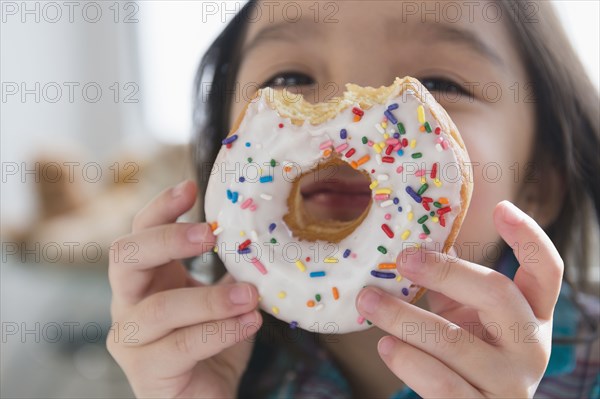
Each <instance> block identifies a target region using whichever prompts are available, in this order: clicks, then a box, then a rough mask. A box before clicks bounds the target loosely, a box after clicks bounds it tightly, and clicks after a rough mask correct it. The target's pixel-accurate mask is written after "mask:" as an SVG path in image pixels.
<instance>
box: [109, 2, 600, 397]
mask: <svg viewBox="0 0 600 399" xmlns="http://www.w3.org/2000/svg"><path fill="white" fill-rule="evenodd" d="M290 4H293V6H290ZM404 75H410V76H414V77H416V78H418V79H419V80H421V82H422V83H423V84H424V85H425V86H426V87H427V88H428V89H429V90H430V91H431V92H432V93H433V94H434V95H435V96H436V99H437V100H438V101H439V102H440V103H441V105H442V106H443V107H444V108H445V109H446V110H447V111H448V113H449V114H450V116H451V117H452V118H453V120H454V122H455V123H456V125H457V126H458V127H459V129H460V132H461V135H462V137H463V139H464V141H465V143H466V145H467V148H468V150H469V154H470V157H471V160H472V161H473V162H474V176H473V178H474V180H475V181H474V185H475V190H474V193H473V199H472V203H471V207H470V209H469V212H468V214H467V218H466V220H465V222H464V224H463V227H462V230H461V232H460V235H459V237H458V242H457V243H456V251H455V252H456V255H458V257H454V256H452V255H442V254H436V253H425V252H417V253H410V254H407V253H403V254H401V255H400V256H399V257H398V270H399V272H400V273H401V274H402V275H404V276H406V277H407V278H409V279H410V280H412V281H414V282H416V283H417V284H419V285H422V286H424V287H427V288H428V289H429V291H428V294H427V304H426V309H427V310H426V309H423V308H420V307H417V306H413V305H409V304H406V303H403V302H399V301H398V300H396V299H394V298H393V297H391V296H390V295H387V294H386V293H384V292H382V291H380V290H377V289H374V288H370V287H366V288H365V289H363V291H361V293H360V294H359V296H358V298H357V302H356V306H357V309H358V311H359V312H360V313H361V314H362V315H363V316H365V318H367V319H368V320H370V321H371V322H372V323H373V324H374V325H375V327H374V328H372V329H370V330H367V331H363V332H357V333H352V334H344V335H335V336H317V337H315V336H314V335H313V334H311V333H309V332H304V331H303V332H302V333H301V334H296V335H294V337H295V338H294V339H293V340H291V341H290V340H289V339H288V340H286V339H285V337H286V334H285V330H284V329H286V328H288V327H287V326H285V325H283V323H281V322H278V321H276V320H273V319H272V318H271V317H269V316H268V315H266V314H261V313H260V312H258V311H257V310H256V309H257V304H258V293H257V291H256V289H255V288H254V287H252V286H250V285H248V284H244V283H236V282H235V281H233V279H232V278H231V277H230V276H228V275H225V276H224V277H223V278H221V279H220V280H219V281H218V282H217V283H216V284H213V285H206V286H205V285H202V284H200V283H198V282H197V281H196V280H194V279H193V278H192V277H191V276H190V275H189V273H188V272H187V269H186V268H185V267H184V265H183V264H182V263H181V262H180V261H179V260H178V259H184V258H190V257H194V256H198V255H200V254H202V253H204V252H209V251H210V250H211V248H212V247H213V245H214V242H215V239H214V237H213V235H212V233H211V230H210V228H209V226H208V225H207V224H206V223H190V224H184V223H175V221H176V219H177V218H178V216H180V215H181V214H183V213H184V212H186V211H187V210H189V209H190V208H191V207H192V205H193V204H194V202H195V200H196V197H197V188H196V185H195V184H194V183H192V182H183V183H181V184H180V185H178V186H177V187H175V188H172V189H168V190H166V191H164V192H163V193H162V194H160V195H159V196H158V197H157V198H156V199H154V200H153V201H152V202H150V204H149V205H148V206H147V207H146V208H145V209H143V210H142V211H140V212H139V213H138V215H137V216H136V217H135V219H134V221H133V231H132V233H131V235H128V236H126V237H123V238H120V239H119V240H117V241H115V243H114V249H115V252H114V253H122V251H123V250H124V249H125V248H126V247H127V246H128V245H129V246H131V245H132V243H133V244H134V245H135V248H137V249H138V252H137V255H136V259H135V262H133V263H132V262H126V261H125V260H121V259H114V260H113V262H112V263H111V265H110V268H109V277H110V281H111V285H112V289H113V293H114V297H113V304H112V315H113V318H114V320H115V321H117V322H118V323H117V325H118V326H120V327H121V328H125V327H126V326H127V323H128V322H130V323H135V325H136V326H137V330H136V335H135V340H134V342H126V340H124V339H120V340H119V339H116V338H118V337H123V336H124V335H123V334H119V335H117V333H119V331H113V334H112V335H111V336H110V337H109V339H108V348H109V350H110V352H111V353H112V355H113V356H114V357H115V359H116V360H117V361H118V363H119V364H120V366H121V367H122V368H123V370H124V371H125V373H126V374H127V377H128V379H129V381H130V383H131V385H132V387H133V389H134V392H135V393H136V395H138V396H140V397H147V396H155V397H235V396H236V395H239V396H248V397H351V396H354V397H381V398H389V397H394V398H404V397H416V395H420V396H425V397H441V396H447V397H472V396H473V397H531V396H533V395H534V393H535V392H536V390H537V393H538V395H539V396H568V397H573V396H576V395H579V396H586V397H587V396H594V395H595V396H596V397H598V394H599V393H598V387H599V383H598V382H599V380H598V370H599V361H598V352H597V349H598V347H597V343H598V339H597V330H598V328H597V325H596V324H594V323H593V322H590V321H589V317H588V314H589V313H590V309H589V308H591V307H594V306H595V307H596V310H597V307H598V306H597V305H598V301H597V299H593V300H592V301H588V302H587V303H588V305H585V304H584V305H582V304H581V302H582V300H581V299H580V297H581V295H576V290H578V289H581V288H586V287H585V282H586V280H587V278H588V270H589V267H590V265H592V263H593V260H592V258H591V256H590V254H591V248H592V245H591V242H590V241H588V240H587V239H588V238H589V237H590V236H591V237H593V232H594V229H595V228H596V227H597V225H598V218H597V217H598V216H597V215H599V214H600V209H599V203H600V201H599V197H600V188H599V185H598V184H597V178H595V173H597V171H598V170H600V161H599V158H598V156H597V154H598V148H599V145H600V139H599V126H598V107H597V105H598V94H597V92H596V91H595V90H594V88H593V87H592V85H591V83H590V82H589V80H588V79H587V78H586V76H585V73H584V72H583V68H582V66H581V65H580V63H579V62H578V61H577V58H576V57H575V55H574V53H573V50H572V49H571V47H570V45H569V44H568V42H567V40H566V38H565V34H564V32H563V31H562V29H561V28H560V25H559V23H558V21H557V19H556V17H555V15H554V14H553V11H552V9H551V6H550V5H549V4H548V3H546V2H539V3H538V2H512V1H508V0H507V1H498V2H484V1H482V2H465V3H458V2H437V1H436V2H433V1H432V2H418V3H415V2H405V1H395V2H391V1H363V2H355V1H344V2H327V3H324V2H321V3H319V2H314V3H313V2H298V3H296V2H293V3H292V2H284V3H278V2H266V1H265V2H262V1H250V2H249V3H248V4H247V5H246V6H245V7H244V8H243V9H242V10H241V12H240V13H239V15H237V16H236V17H235V18H234V19H233V21H232V22H231V23H230V24H229V25H228V26H227V27H226V28H225V30H224V31H223V33H222V34H221V35H220V36H219V37H218V38H217V40H216V41H215V42H214V44H213V45H212V46H211V48H210V49H209V51H208V52H207V54H206V55H205V57H204V59H203V60H202V63H201V65H200V69H199V73H198V83H197V90H198V102H197V113H196V117H197V122H198V125H199V128H198V139H197V145H196V153H197V168H198V175H199V188H200V195H199V196H200V198H202V197H203V195H204V191H203V190H204V188H205V187H206V182H207V178H208V177H209V173H208V172H209V171H210V166H211V165H212V162H214V159H215V156H216V154H217V152H218V150H219V148H220V143H221V140H222V139H223V137H225V135H226V134H227V133H228V131H229V126H231V124H232V122H233V120H234V118H235V117H236V116H237V115H238V114H239V112H240V111H241V110H242V109H243V106H244V104H245V103H246V102H247V101H248V100H249V99H250V98H251V96H252V95H253V93H254V92H255V90H256V89H258V88H259V87H263V86H273V87H278V88H281V87H288V88H289V89H291V90H297V91H299V92H301V93H303V94H304V95H305V96H306V97H307V98H308V99H311V100H314V101H326V100H328V99H329V98H331V96H332V95H336V94H340V93H341V92H342V91H343V87H344V84H345V83H347V82H352V83H357V84H360V85H363V86H367V85H369V86H376V87H377V86H380V85H383V84H389V83H390V82H392V80H393V79H394V78H395V77H396V76H404ZM206 82H210V83H211V90H210V92H209V93H208V95H207V93H205V92H204V89H206V87H207V86H206V84H205V83H206ZM490 165H491V166H490ZM490 168H491V169H490ZM491 171H493V172H494V173H491ZM342 177H345V176H342ZM327 195H328V194H326V193H323V194H322V197H321V198H320V199H319V198H318V197H314V196H313V197H307V198H304V201H305V202H306V204H307V206H310V208H311V209H313V210H315V212H317V213H318V214H321V215H331V216H332V217H342V216H340V215H339V214H338V213H337V211H336V210H335V209H333V208H332V207H331V206H330V205H328V203H329V202H328V201H327ZM507 200H510V201H511V202H509V201H507ZM513 203H514V204H515V205H513ZM356 204H357V205H356V207H354V208H352V207H351V209H349V210H348V215H350V216H352V215H357V214H360V213H361V212H362V210H363V208H362V207H364V202H362V201H358V200H357V201H356ZM361 204H362V205H361ZM348 215H346V216H348ZM490 248H495V249H498V248H500V249H501V250H499V251H493V250H492V251H491V252H490ZM118 249H121V252H117V250H118ZM563 259H564V260H565V263H566V273H564V275H563ZM561 283H562V288H561ZM559 293H560V298H559ZM557 300H558V304H557ZM581 308H584V309H583V310H584V311H581ZM592 310H593V309H592ZM592 316H593V315H592ZM406 322H411V323H416V325H418V326H421V327H422V329H421V330H420V331H419V332H418V333H417V334H404V333H403V330H402V328H403V325H404V324H403V323H406ZM450 322H451V323H454V324H449V323H450ZM553 322H554V326H553ZM440 325H444V326H449V327H452V326H454V327H452V331H453V332H455V333H460V334H450V336H451V337H460V338H459V339H456V340H449V339H447V336H446V338H445V337H444V336H442V337H441V339H440V336H439V335H437V334H436V333H435V327H436V326H440ZM481 326H488V327H487V328H486V329H484V328H481ZM489 326H494V328H495V329H494V331H492V330H491V329H490V328H489ZM269 327H270V328H269ZM259 329H260V331H259ZM553 330H554V331H553ZM257 332H259V333H258V334H256V333H257ZM594 334H596V335H594ZM553 337H554V338H553ZM552 340H553V341H554V342H552ZM569 340H571V341H569ZM574 342H577V343H578V344H577V345H573V343H574ZM552 343H553V351H552V357H550V353H551V344H552ZM584 355H587V357H585V356H584ZM540 381H541V382H540ZM403 384H406V386H408V387H405V386H404V385H403Z"/></svg>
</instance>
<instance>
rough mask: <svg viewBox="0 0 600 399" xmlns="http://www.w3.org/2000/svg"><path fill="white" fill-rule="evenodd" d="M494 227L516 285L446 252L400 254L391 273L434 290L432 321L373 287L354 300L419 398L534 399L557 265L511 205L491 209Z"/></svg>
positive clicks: (543, 238) (547, 245) (542, 238)
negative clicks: (513, 265)
mask: <svg viewBox="0 0 600 399" xmlns="http://www.w3.org/2000/svg"><path fill="white" fill-rule="evenodd" d="M494 223H495V225H496V229H497V230H498V233H499V234H500V235H501V237H502V238H503V239H504V240H505V241H506V242H507V243H508V244H509V245H510V246H511V247H512V248H513V249H514V251H515V256H516V257H517V259H518V260H519V263H520V267H519V269H518V271H517V274H516V275H515V278H514V281H512V280H510V279H509V278H508V277H505V276H504V275H502V274H500V273H498V272H496V271H494V270H492V269H489V268H487V267H484V266H481V265H477V264H473V263H470V262H467V261H465V260H462V259H458V258H455V257H451V256H449V255H444V254H440V253H437V252H426V251H417V252H416V253H415V252H414V251H412V253H411V254H407V252H408V251H405V252H404V253H401V254H400V255H399V257H398V270H399V272H400V273H401V274H402V275H403V276H405V277H406V278H408V279H409V280H411V281H413V282H414V283H415V284H418V285H420V286H423V287H426V288H428V289H430V290H432V291H435V292H434V293H433V295H432V297H431V298H430V304H431V307H432V310H433V311H434V312H435V313H437V314H435V313H432V312H429V311H426V310H423V309H421V308H418V307H416V306H413V305H410V304H408V303H406V302H403V301H401V300H400V299H397V298H395V297H393V296H391V295H389V294H387V293H385V292H383V291H381V290H379V289H376V288H373V287H368V288H365V289H363V290H362V291H361V293H360V294H359V296H358V298H357V308H358V310H359V312H360V313H361V314H362V315H363V316H364V317H366V318H367V319H368V320H369V321H371V322H372V323H374V324H375V325H376V326H378V327H379V328H381V329H383V330H385V331H387V332H388V333H390V334H392V335H391V336H386V337H384V338H382V339H381V340H380V341H379V344H378V351H379V354H380V356H381V357H382V359H383V361H384V362H385V363H386V365H387V366H388V367H389V368H390V370H392V372H394V374H396V376H398V378H400V379H401V380H402V381H404V382H405V383H406V384H407V385H408V386H409V387H410V388H411V389H413V390H414V391H415V392H416V393H417V394H419V395H420V396H422V397H461V398H464V397H532V396H533V394H534V393H535V390H536V389H537V386H538V384H539V382H540V380H541V378H542V376H543V374H544V371H545V370H546V367H547V365H548V361H549V358H550V347H551V339H552V315H553V311H554V306H555V304H556V301H557V299H558V294H559V291H560V286H561V282H562V275H563V261H562V259H561V257H560V255H559V254H558V251H557V250H556V248H555V247H554V245H553V244H552V242H551V241H550V239H549V238H548V236H547V235H546V234H545V233H544V231H543V230H542V228H541V227H540V226H539V225H537V223H536V222H535V221H534V220H533V219H531V218H530V217H529V216H527V215H526V214H525V213H523V212H522V211H520V210H519V209H518V208H516V207H515V206H514V205H512V204H511V203H509V202H507V201H503V202H501V203H500V204H498V205H497V206H496V209H495V211H494ZM532 249H535V251H533V250H532Z"/></svg>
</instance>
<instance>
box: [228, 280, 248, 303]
mask: <svg viewBox="0 0 600 399" xmlns="http://www.w3.org/2000/svg"><path fill="white" fill-rule="evenodd" d="M229 299H230V300H231V302H233V303H234V304H235V305H244V304H247V303H248V302H250V300H251V299H252V292H251V291H250V287H248V285H247V284H238V285H235V286H234V287H233V288H232V289H231V290H230V291H229Z"/></svg>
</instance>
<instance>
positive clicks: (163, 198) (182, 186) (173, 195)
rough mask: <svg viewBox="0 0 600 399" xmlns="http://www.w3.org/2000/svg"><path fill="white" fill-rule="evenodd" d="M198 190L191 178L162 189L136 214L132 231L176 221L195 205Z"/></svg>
mask: <svg viewBox="0 0 600 399" xmlns="http://www.w3.org/2000/svg"><path fill="white" fill-rule="evenodd" d="M197 191H198V189H197V187H196V184H195V183H194V182H193V181H191V180H185V181H183V182H181V183H179V184H178V185H176V186H175V187H171V188H168V189H166V190H164V191H162V192H161V193H160V194H158V195H157V196H156V197H155V198H154V199H153V200H152V201H150V203H148V205H146V206H145V207H144V208H143V209H142V210H140V211H139V212H138V213H137V214H136V215H135V217H134V218H133V223H132V231H133V232H134V233H135V232H137V231H140V230H143V229H146V228H148V227H153V226H159V225H161V224H167V223H174V222H175V221H176V220H177V218H178V217H179V216H181V215H182V214H183V213H185V212H187V211H188V210H190V208H191V207H192V206H194V202H195V201H196V193H197Z"/></svg>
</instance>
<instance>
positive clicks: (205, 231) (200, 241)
mask: <svg viewBox="0 0 600 399" xmlns="http://www.w3.org/2000/svg"><path fill="white" fill-rule="evenodd" d="M214 242H215V237H214V235H213V234H212V232H211V230H210V227H209V226H208V225H207V224H205V223H203V224H192V223H173V224H169V225H162V226H157V227H152V228H149V229H145V230H142V231H140V232H138V233H135V234H130V235H127V236H125V237H122V238H120V239H118V240H116V241H115V242H114V243H113V244H112V245H111V248H110V256H111V258H110V264H109V268H108V276H109V280H110V284H111V287H112V289H113V295H114V296H115V297H116V298H118V299H125V300H126V301H127V302H130V301H129V299H131V298H137V295H138V294H139V292H140V290H142V289H145V288H146V287H147V286H148V284H149V282H150V281H151V279H152V277H153V276H154V273H155V271H156V270H158V269H157V268H158V267H162V266H164V265H165V264H166V263H168V262H170V261H172V260H174V259H183V258H188V257H192V256H197V255H199V254H201V253H204V252H207V251H209V250H212V248H213V247H214Z"/></svg>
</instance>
